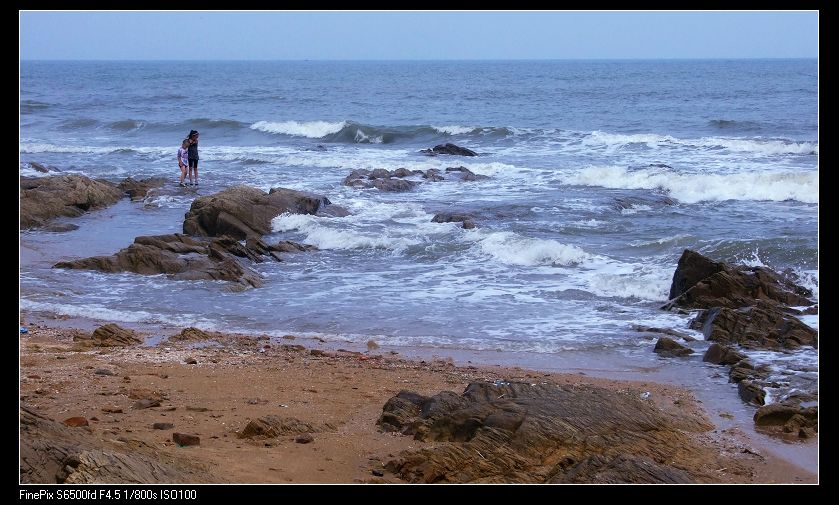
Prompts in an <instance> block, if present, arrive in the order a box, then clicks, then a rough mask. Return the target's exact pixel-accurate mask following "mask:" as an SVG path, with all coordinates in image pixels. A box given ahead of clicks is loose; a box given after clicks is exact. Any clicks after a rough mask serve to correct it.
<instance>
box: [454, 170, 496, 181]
mask: <svg viewBox="0 0 839 505" xmlns="http://www.w3.org/2000/svg"><path fill="white" fill-rule="evenodd" d="M446 173H447V174H449V173H457V174H459V175H460V180H461V181H464V182H471V181H483V180H486V179H489V177H487V176H486V175H480V174H476V173H474V172H472V171H471V170H469V169H468V168H466V167H448V168H446Z"/></svg>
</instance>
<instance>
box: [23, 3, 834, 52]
mask: <svg viewBox="0 0 839 505" xmlns="http://www.w3.org/2000/svg"><path fill="white" fill-rule="evenodd" d="M818 28H819V27H818V12H816V11H806V12H468V11H464V12H448V11H438V12H357V11H356V12H276V11H244V12H223V11H222V12H220V11H215V12H213V11H210V12H201V11H198V12H195V11H192V12H160V11H157V12H88V11H80V12H43V11H20V58H21V59H25V60H30V59H35V60H41V59H47V60H53V59H56V60H79V59H81V60H301V59H312V60H381V59H387V60H391V59H407V60H414V59H417V60H440V59H546V58H547V59H588V58H815V57H817V56H818V42H819V35H818Z"/></svg>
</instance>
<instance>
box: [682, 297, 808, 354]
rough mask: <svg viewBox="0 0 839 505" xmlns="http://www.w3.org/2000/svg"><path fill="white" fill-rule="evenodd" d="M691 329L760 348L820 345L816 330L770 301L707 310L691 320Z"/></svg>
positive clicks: (715, 338)
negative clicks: (752, 305) (735, 307)
mask: <svg viewBox="0 0 839 505" xmlns="http://www.w3.org/2000/svg"><path fill="white" fill-rule="evenodd" d="M691 328H694V329H697V330H701V331H702V333H703V334H704V335H705V340H708V341H713V342H721V343H739V344H742V345H746V346H749V347H753V348H760V349H777V348H780V347H783V348H787V349H796V348H798V347H800V346H802V345H811V346H813V347H817V346H818V332H817V331H816V330H814V329H813V328H811V327H809V326H807V325H806V324H804V323H802V322H801V321H799V320H798V319H797V318H796V317H794V316H789V315H787V314H784V313H783V312H781V311H780V310H778V309H777V308H775V307H774V306H773V305H770V304H758V305H756V306H754V307H744V308H741V309H729V308H725V307H723V308H719V307H718V308H713V309H710V310H703V311H700V312H699V313H698V314H697V316H696V318H695V319H694V320H693V321H692V322H691Z"/></svg>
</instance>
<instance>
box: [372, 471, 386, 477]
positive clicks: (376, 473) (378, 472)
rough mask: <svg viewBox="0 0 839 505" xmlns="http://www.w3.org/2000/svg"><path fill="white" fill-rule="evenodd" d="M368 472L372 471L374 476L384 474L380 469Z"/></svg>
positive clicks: (382, 475)
mask: <svg viewBox="0 0 839 505" xmlns="http://www.w3.org/2000/svg"><path fill="white" fill-rule="evenodd" d="M370 473H372V474H373V475H375V476H376V477H384V475H385V473H384V472H383V471H381V470H370Z"/></svg>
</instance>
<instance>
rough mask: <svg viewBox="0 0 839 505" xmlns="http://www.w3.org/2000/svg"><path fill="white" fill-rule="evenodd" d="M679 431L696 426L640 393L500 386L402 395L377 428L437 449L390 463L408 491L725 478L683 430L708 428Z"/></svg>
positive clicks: (410, 453) (581, 387)
mask: <svg viewBox="0 0 839 505" xmlns="http://www.w3.org/2000/svg"><path fill="white" fill-rule="evenodd" d="M681 422H685V423H688V422H689V421H688V418H682V421H679V422H676V420H675V418H673V417H671V416H668V415H665V414H664V413H663V412H662V411H660V410H659V409H658V408H657V407H656V406H655V405H654V404H653V402H650V401H649V400H643V399H641V398H640V397H639V395H637V394H626V393H625V392H619V391H614V390H607V389H603V388H599V387H595V386H591V385H570V384H563V385H556V384H530V383H516V382H506V381H502V382H499V383H498V385H495V384H488V383H471V384H469V386H468V387H467V388H466V390H465V391H464V393H463V394H462V395H457V394H455V393H453V392H450V391H444V392H441V393H439V394H437V395H435V396H432V397H425V396H422V395H419V394H417V393H412V392H409V391H402V392H400V393H399V394H398V395H396V396H394V397H393V398H391V399H390V400H388V402H387V403H386V404H385V405H384V407H383V409H382V415H381V417H380V418H379V421H378V423H377V424H379V426H380V427H381V428H382V429H383V430H384V431H398V432H401V433H404V434H409V435H413V436H414V438H415V439H417V440H423V441H429V442H431V441H435V442H439V443H436V444H432V445H427V446H421V447H420V448H418V449H414V450H407V451H404V452H402V453H401V454H400V455H399V457H398V458H396V459H393V460H391V461H389V462H388V463H387V465H386V468H387V469H388V470H390V471H392V472H394V473H395V474H396V475H397V476H399V477H401V478H402V479H405V480H407V481H409V482H482V483H492V482H610V483H612V482H615V483H618V482H621V483H626V482H647V483H651V482H694V481H705V482H708V481H714V480H715V479H716V478H718V475H713V474H712V473H710V472H707V470H706V465H712V464H713V463H711V462H712V461H713V460H714V458H715V457H716V454H715V451H714V450H712V449H710V448H706V447H701V446H699V445H696V444H694V443H693V442H692V441H691V438H690V437H689V436H688V435H687V434H685V433H683V432H682V431H681V430H682V429H689V430H706V429H709V427H710V424H708V423H706V422H704V421H699V422H697V420H696V419H695V418H693V419H691V420H690V423H693V422H697V424H695V425H694V424H690V426H688V425H687V424H680V423H681ZM682 451H690V452H691V454H692V456H693V457H692V458H691V459H692V460H693V463H691V465H693V466H692V467H690V465H685V464H683V463H684V461H683V460H682V459H681V458H678V457H677V456H676V454H677V453H678V454H682V453H683V452H682ZM694 458H695V459H694ZM672 461H680V464H679V466H678V467H676V466H671V464H668V463H667V462H672ZM706 472H707V473H706Z"/></svg>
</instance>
